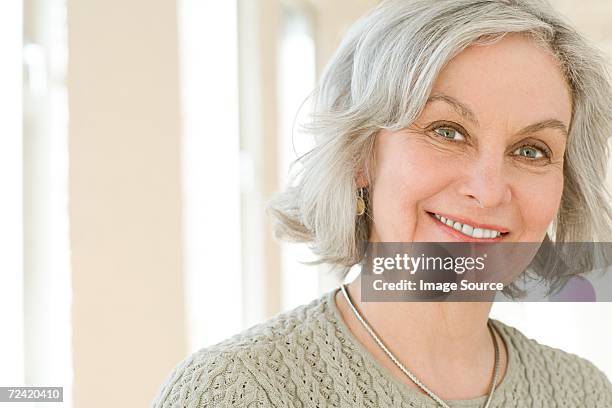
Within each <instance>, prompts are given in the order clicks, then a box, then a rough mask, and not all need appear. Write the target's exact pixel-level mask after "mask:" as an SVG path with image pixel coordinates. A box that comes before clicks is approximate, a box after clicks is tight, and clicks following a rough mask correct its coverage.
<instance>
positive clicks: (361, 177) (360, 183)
mask: <svg viewBox="0 0 612 408" xmlns="http://www.w3.org/2000/svg"><path fill="white" fill-rule="evenodd" d="M355 184H357V188H362V187H368V178H367V177H366V176H365V173H364V171H363V170H359V171H357V174H356V175H355Z"/></svg>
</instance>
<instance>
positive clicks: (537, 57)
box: [432, 34, 571, 126]
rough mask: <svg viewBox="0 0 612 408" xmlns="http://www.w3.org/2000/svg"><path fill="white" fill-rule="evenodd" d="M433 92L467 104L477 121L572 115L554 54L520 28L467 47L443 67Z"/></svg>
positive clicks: (566, 120)
mask: <svg viewBox="0 0 612 408" xmlns="http://www.w3.org/2000/svg"><path fill="white" fill-rule="evenodd" d="M436 93H443V94H447V95H450V96H452V97H454V98H456V99H458V100H460V101H461V102H463V103H465V104H466V105H468V106H470V107H471V109H472V110H473V111H474V113H475V114H476V115H477V116H478V120H479V121H480V122H481V123H487V122H490V121H496V120H502V121H504V122H505V123H513V124H517V125H521V124H522V123H523V122H532V121H536V120H541V119H546V118H558V119H559V120H561V121H562V122H564V123H565V124H566V125H568V126H569V122H570V119H571V93H570V91H569V87H568V85H567V82H566V80H565V78H564V76H563V73H562V72H561V69H560V67H559V66H558V62H557V60H556V58H555V57H554V56H553V55H552V54H551V53H550V52H548V51H547V50H546V49H544V48H543V47H542V46H540V45H538V44H536V43H535V42H534V41H533V40H530V39H528V38H527V37H525V36H523V35H520V34H508V35H506V36H504V37H503V38H502V39H501V40H499V41H498V42H496V43H493V44H487V45H472V46H470V47H468V48H466V49H465V50H464V51H462V52H461V53H459V54H458V55H457V56H456V57H455V58H453V59H451V60H450V61H449V63H448V64H447V65H446V66H445V68H444V69H443V70H442V71H441V73H440V75H439V76H438V78H437V79H436V81H435V82H434V85H433V89H432V94H436Z"/></svg>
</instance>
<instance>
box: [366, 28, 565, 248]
mask: <svg viewBox="0 0 612 408" xmlns="http://www.w3.org/2000/svg"><path fill="white" fill-rule="evenodd" d="M570 120H571V94H570V91H569V89H568V86H567V83H566V81H565V79H564V77H563V75H562V73H561V70H560V68H559V67H558V65H557V62H556V59H555V58H554V57H553V56H552V55H550V54H549V53H547V52H546V51H545V50H543V49H542V48H540V47H539V46H538V45H536V44H535V43H533V42H532V41H530V40H529V39H527V38H525V37H523V36H521V35H520V34H511V35H507V36H505V37H504V38H503V39H502V40H500V41H498V42H497V43H495V44H490V45H474V46H471V47H469V48H467V49H466V50H464V51H463V52H462V53H460V54H458V55H457V56H456V57H455V58H454V59H452V60H451V61H450V62H449V63H448V64H447V65H446V67H445V68H444V70H443V71H442V72H441V73H440V75H439V77H438V78H437V80H436V82H435V83H434V85H433V89H432V92H431V94H430V98H429V100H428V102H427V104H426V105H425V107H424V109H423V111H422V113H421V114H420V116H419V117H418V118H417V120H416V121H415V123H414V124H412V125H411V126H410V127H408V128H406V129H403V130H400V131H397V132H391V131H385V130H382V131H380V132H379V133H378V134H377V135H376V144H375V155H376V160H375V163H376V166H375V174H374V181H373V185H372V186H370V194H371V198H372V206H373V226H372V229H371V231H372V232H371V236H370V240H371V241H383V242H462V241H463V242H498V241H501V242H541V241H542V239H543V238H544V236H545V234H546V231H547V229H548V227H549V226H550V224H551V223H552V221H553V220H554V218H555V216H556V214H557V211H558V208H559V204H560V200H561V193H562V191H563V156H564V152H565V145H566V138H567V130H568V128H569V125H570Z"/></svg>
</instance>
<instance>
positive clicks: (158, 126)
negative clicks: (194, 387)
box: [68, 0, 186, 408]
mask: <svg viewBox="0 0 612 408" xmlns="http://www.w3.org/2000/svg"><path fill="white" fill-rule="evenodd" d="M68 24H69V29H68V31H69V65H68V92H69V108H70V127H69V134H70V135H69V140H70V142H69V143H70V145H69V149H70V175H69V178H70V179H69V182H70V187H69V188H70V192H69V194H70V209H69V211H70V222H71V229H70V237H71V241H72V258H71V261H72V273H73V275H72V279H73V280H72V282H73V296H74V299H73V314H72V318H73V342H74V343H73V346H74V349H73V353H74V354H73V356H74V404H75V407H87V408H94V407H105V408H107V407H143V406H147V405H148V404H149V402H150V401H151V400H152V398H153V395H154V393H155V391H156V390H157V387H158V386H159V384H160V383H161V381H162V380H163V378H164V377H165V376H166V375H167V374H168V372H169V370H170V368H171V367H172V366H174V365H175V364H176V363H177V362H178V361H179V360H180V359H181V358H182V357H183V355H184V353H185V350H186V339H185V321H184V320H185V317H184V306H183V286H182V285H183V279H182V265H181V263H182V261H181V202H180V190H179V187H180V174H179V164H180V162H179V146H180V145H179V142H180V114H179V87H178V61H177V27H176V2H175V1H173V0H164V1H149V0H129V1H125V0H69V1H68Z"/></svg>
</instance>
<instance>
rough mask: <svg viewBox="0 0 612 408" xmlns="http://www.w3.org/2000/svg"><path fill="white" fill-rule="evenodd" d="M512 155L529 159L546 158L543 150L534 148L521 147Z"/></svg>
mask: <svg viewBox="0 0 612 408" xmlns="http://www.w3.org/2000/svg"><path fill="white" fill-rule="evenodd" d="M512 154H515V155H517V156H523V157H525V158H528V159H541V158H542V157H545V156H546V154H545V153H544V152H543V151H542V150H540V149H538V148H537V147H534V146H521V147H519V148H518V149H516V150H515V151H514V152H512Z"/></svg>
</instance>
